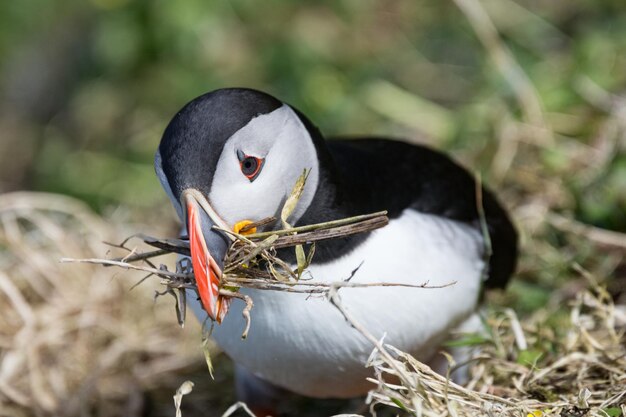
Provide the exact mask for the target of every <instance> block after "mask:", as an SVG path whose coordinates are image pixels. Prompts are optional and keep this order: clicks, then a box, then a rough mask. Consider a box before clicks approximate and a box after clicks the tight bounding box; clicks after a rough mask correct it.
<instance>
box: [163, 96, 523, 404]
mask: <svg viewBox="0 0 626 417" xmlns="http://www.w3.org/2000/svg"><path fill="white" fill-rule="evenodd" d="M245 158H254V159H250V161H252V162H251V163H252V165H250V164H248V165H245V166H244V164H247V163H248V162H247V161H248V159H245ZM303 169H311V173H310V174H309V178H308V180H307V182H306V185H305V189H304V192H303V194H302V196H301V198H300V200H299V203H298V206H297V208H296V210H295V211H294V213H293V214H292V216H291V217H290V222H291V223H292V224H297V225H303V224H310V223H317V222H321V221H327V220H332V219H338V218H342V217H346V216H352V215H357V214H364V213H370V212H374V211H379V210H388V212H389V217H390V223H389V225H387V226H386V227H384V228H382V229H380V230H376V231H374V232H370V233H368V234H361V235H355V236H351V237H346V238H342V239H333V240H329V241H324V242H319V243H318V244H317V249H316V254H315V257H314V260H313V264H312V265H311V266H310V268H309V271H308V272H307V274H308V276H312V277H314V278H315V279H316V280H318V281H338V280H342V279H345V278H346V277H348V276H349V275H350V273H351V271H353V270H354V269H355V268H356V267H357V266H358V265H360V264H361V263H362V266H361V267H360V269H359V270H358V272H357V273H356V275H355V276H354V278H353V281H354V282H380V281H388V282H402V283H413V284H420V283H423V282H425V281H428V282H429V283H430V284H432V285H440V284H446V283H449V282H451V281H456V282H457V283H456V284H455V285H453V286H450V287H447V288H442V289H407V288H398V287H385V288H382V287H375V288H360V289H345V290H342V300H343V303H344V305H345V306H346V308H348V309H349V310H350V311H351V312H352V313H353V314H354V315H355V316H356V318H357V319H358V320H359V321H361V322H362V323H363V324H364V325H365V327H366V328H368V329H369V330H370V331H371V332H372V333H373V334H374V335H375V336H376V337H382V336H383V334H386V338H385V341H386V342H387V343H390V344H392V345H394V346H396V347H398V348H399V349H402V350H404V351H407V352H410V353H412V354H414V355H416V357H417V358H419V359H421V360H424V361H427V360H429V359H430V358H431V356H432V355H433V354H434V353H435V352H436V351H437V349H438V348H439V346H440V344H441V343H442V342H443V341H444V340H445V338H446V336H447V335H448V334H449V332H450V331H451V330H452V329H454V328H455V327H457V326H462V325H463V323H464V322H467V321H468V319H470V318H471V317H472V316H473V313H474V312H475V310H476V308H477V304H478V300H479V297H480V292H481V290H482V287H483V284H485V285H486V286H493V287H503V286H505V284H506V282H507V280H508V279H509V277H510V275H511V274H512V272H513V271H514V268H515V262H516V256H517V235H516V232H515V229H514V228H513V226H512V224H511V222H510V220H509V218H508V216H507V215H506V213H505V211H504V210H503V208H502V207H501V206H500V205H499V203H498V202H497V201H496V199H495V198H494V196H493V195H492V194H491V193H490V192H489V191H487V190H485V189H483V190H482V195H483V207H484V211H485V217H486V223H487V226H488V229H489V235H490V240H491V246H492V248H493V254H492V256H491V258H490V259H489V261H488V265H485V259H486V257H485V243H484V241H483V235H482V231H481V225H480V220H479V214H478V213H479V212H478V208H477V202H476V184H475V180H474V178H473V177H472V176H471V175H470V174H469V173H468V172H467V171H465V170H464V169H463V168H461V167H460V166H458V165H457V164H455V163H454V162H453V161H451V160H450V159H449V158H448V157H446V156H445V155H443V154H441V153H439V152H437V151H434V150H431V149H429V148H427V147H423V146H416V145H409V144H406V143H402V142H398V141H393V140H387V139H383V138H367V139H351V140H334V141H328V142H326V141H325V140H324V138H323V137H322V135H321V133H320V132H319V131H318V130H317V128H315V127H314V126H313V124H312V123H311V122H310V121H309V120H308V119H307V118H306V117H305V116H303V115H302V114H301V113H299V112H298V111H297V110H295V109H293V108H292V107H290V106H288V105H286V104H284V103H282V102H280V101H278V100H277V99H275V98H273V97H271V96H269V95H267V94H264V93H261V92H258V91H254V90H248V89H224V90H217V91H214V92H212V93H208V94H205V95H203V96H201V97H199V98H197V99H195V100H193V101H192V102H190V103H189V104H188V105H186V106H185V107H184V108H183V109H182V110H181V111H180V112H179V113H178V114H177V115H176V116H175V117H174V119H173V120H172V121H171V122H170V124H169V126H168V127H167V129H166V131H165V133H164V135H163V139H162V141H161V144H160V146H159V151H158V152H157V156H156V170H157V174H158V175H159V178H160V180H161V182H162V184H163V186H164V188H165V189H166V191H167V193H168V195H169V196H170V198H171V200H172V202H173V204H174V206H175V207H176V209H177V212H178V214H179V216H180V217H181V219H182V221H183V222H185V224H187V225H188V226H189V225H192V227H195V228H196V229H197V230H198V233H199V235H200V236H201V237H203V238H204V240H201V241H199V242H200V243H199V244H198V245H199V246H202V247H203V248H204V249H205V250H204V252H202V251H201V250H200V252H198V253H200V255H197V256H199V257H200V258H202V257H203V255H202V254H203V253H207V255H206V257H207V259H209V261H210V262H209V261H206V260H205V259H200V260H199V261H198V262H202V261H206V262H205V263H210V264H211V265H216V266H212V267H211V268H213V269H211V268H209V267H206V265H205V266H203V267H206V268H207V271H208V272H206V276H207V277H208V278H207V279H208V280H209V281H210V279H211V277H212V275H211V274H212V273H213V272H215V273H216V274H219V268H221V266H222V264H221V262H222V259H221V258H220V257H223V255H224V252H225V248H226V246H227V242H226V243H225V241H224V240H223V237H220V236H217V233H216V232H214V231H211V228H210V225H211V223H218V224H220V225H222V226H225V227H231V228H232V227H233V225H234V224H235V223H237V222H239V221H241V220H244V219H246V220H252V221H256V220H260V219H263V218H266V217H268V216H273V215H276V214H277V213H279V212H280V210H281V208H282V204H283V203H284V201H285V199H286V197H287V196H288V195H289V193H290V191H291V189H292V187H293V184H294V183H295V181H296V179H297V178H298V176H299V175H300V174H301V173H302V170H303ZM253 171H254V172H253ZM251 174H254V175H251ZM190 189H195V190H197V191H199V193H200V194H201V197H193V198H191V199H190V198H189V194H188V192H187V191H186V190H190ZM194 195H197V194H194ZM197 198H200V199H202V198H206V203H208V206H209V210H208V212H207V210H200V209H197V207H199V206H198V205H197V204H196V200H197ZM203 207H207V206H206V205H205V206H203ZM194 210H197V212H198V213H199V214H198V216H200V218H201V221H199V222H198V223H194V222H190V218H188V217H187V216H188V215H190V211H194ZM193 225H195V226H193ZM204 241H206V242H205V243H206V245H205V243H204ZM205 246H206V247H205ZM292 251H293V250H292V249H291V250H281V252H280V253H279V254H280V256H281V257H283V258H284V259H286V260H288V261H292V262H293V261H294V259H293V252H292ZM209 252H210V254H208V253H209ZM192 253H193V243H192ZM213 258H215V260H213ZM214 261H215V262H214ZM198 265H204V264H202V263H198V264H197V263H194V269H195V268H198ZM485 268H488V275H487V276H488V279H487V280H486V283H483V282H482V277H483V273H484V271H485ZM209 270H211V271H213V272H210V271H209ZM196 277H198V273H197V272H196ZM242 291H243V292H245V293H247V294H248V295H250V296H252V297H253V299H254V303H255V308H254V322H253V326H252V329H251V331H250V334H249V336H248V339H247V340H241V337H240V336H241V329H242V327H243V324H244V323H243V321H242V320H243V319H242V318H241V315H240V314H239V312H240V311H241V306H239V305H237V304H233V305H232V306H231V309H232V310H237V311H232V312H230V314H229V315H228V316H227V317H226V318H225V319H224V321H223V323H221V324H220V325H218V326H216V328H215V330H214V333H213V334H214V337H215V340H216V341H217V342H218V344H219V345H220V346H221V348H222V349H223V350H224V351H225V352H226V353H227V354H228V355H229V356H231V357H232V359H233V360H234V361H235V362H236V363H237V364H238V365H239V366H240V367H241V368H243V369H245V370H246V371H247V372H248V373H250V374H253V375H255V376H257V377H259V378H261V379H263V380H266V381H268V382H270V383H272V384H274V385H276V386H279V387H283V388H286V389H288V390H290V391H295V392H297V393H300V394H303V395H307V396H313V397H352V396H357V395H361V394H364V393H365V392H367V390H369V389H371V388H372V386H371V384H370V383H368V382H367V381H366V380H365V378H366V377H367V376H368V375H369V372H370V371H369V370H367V369H366V368H364V363H365V361H366V359H367V357H368V355H369V354H370V352H371V350H372V346H371V345H370V344H369V342H367V341H366V340H365V339H364V338H363V337H362V336H361V335H360V334H359V333H358V332H357V331H356V330H354V329H353V328H351V327H350V326H349V325H348V324H347V323H346V322H345V320H344V319H343V318H342V316H341V315H340V313H339V312H338V311H336V310H335V309H334V307H333V306H331V305H330V304H329V303H328V302H327V301H326V300H325V299H320V298H315V297H307V296H306V295H303V294H293V293H284V292H272V291H260V290H251V289H246V290H242ZM209 292H210V285H209ZM207 297H208V298H207V299H205V298H203V299H202V303H200V302H195V303H193V307H194V310H195V312H196V314H197V315H198V316H199V318H200V319H204V318H205V317H206V314H207V313H206V311H209V314H210V315H211V316H212V317H214V318H216V317H217V318H218V319H219V317H220V311H222V310H221V309H222V308H223V306H220V304H219V302H218V303H217V304H215V299H210V297H209V296H207ZM190 298H193V297H190ZM207 300H209V301H207ZM203 305H204V308H205V309H203V308H202V306H203ZM205 310H206V311H205Z"/></svg>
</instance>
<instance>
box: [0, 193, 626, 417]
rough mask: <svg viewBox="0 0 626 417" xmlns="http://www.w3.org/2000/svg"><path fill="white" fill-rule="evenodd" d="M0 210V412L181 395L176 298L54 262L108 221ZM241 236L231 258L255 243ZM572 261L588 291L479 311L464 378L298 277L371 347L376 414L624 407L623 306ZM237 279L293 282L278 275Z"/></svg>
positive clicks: (54, 201)
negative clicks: (157, 392) (398, 345)
mask: <svg viewBox="0 0 626 417" xmlns="http://www.w3.org/2000/svg"><path fill="white" fill-rule="evenodd" d="M0 221H1V222H2V223H1V224H2V229H1V232H2V234H1V235H0V236H1V239H2V240H1V242H2V246H3V252H2V258H1V260H2V266H3V268H2V271H3V272H2V273H1V274H0V297H1V298H2V303H0V306H1V308H2V311H1V313H2V314H1V315H0V317H1V319H0V320H1V321H0V332H1V333H0V343H1V347H2V354H1V356H0V406H1V408H0V409H1V410H2V414H0V415H7V416H9V415H10V416H21V415H24V416H26V415H68V416H71V415H105V416H106V415H111V416H113V415H121V414H123V415H131V416H132V415H140V413H141V412H142V410H143V409H144V407H143V401H144V396H143V392H144V391H146V390H149V389H150V388H151V387H154V386H155V385H160V386H164V384H165V385H168V386H170V387H171V393H172V395H173V393H174V389H175V387H176V386H177V385H178V384H180V382H181V381H180V380H176V378H172V380H171V382H170V383H169V384H168V383H167V382H166V381H165V380H163V379H162V378H163V376H164V375H165V376H170V377H171V376H174V375H176V373H177V372H179V371H182V370H184V368H185V367H188V366H189V365H190V364H191V363H192V362H195V363H197V362H198V359H199V355H197V353H199V334H200V331H199V329H197V327H196V329H195V330H194V329H192V330H191V331H187V332H184V333H183V332H181V331H180V330H179V328H178V326H176V321H175V319H174V314H173V312H172V310H171V304H170V303H163V302H159V303H157V304H156V305H153V304H152V302H151V300H150V297H149V296H148V294H147V293H146V291H144V290H141V291H133V292H128V289H129V287H130V284H131V282H128V280H124V279H112V277H113V276H114V275H115V271H114V270H113V269H110V268H102V267H101V266H99V265H98V266H94V265H64V264H59V263H58V259H59V258H60V257H61V256H62V255H65V254H68V253H71V254H79V255H82V256H85V257H93V256H94V255H96V254H98V253H101V251H102V246H101V245H100V244H98V242H100V241H101V240H103V239H108V240H111V239H113V238H115V237H116V236H111V229H110V227H108V225H107V224H105V223H104V222H103V220H102V219H100V218H99V217H97V216H94V215H93V214H92V213H91V212H89V211H88V210H87V209H86V208H85V207H83V206H82V204H80V203H78V202H76V201H75V200H72V199H68V198H65V197H60V196H55V195H42V194H27V193H17V194H6V195H3V196H2V198H1V199H0ZM249 242H252V241H249ZM237 248H238V249H236V250H237V252H236V253H238V255H237V256H236V257H235V258H233V259H231V265H237V264H240V262H238V261H236V259H239V258H238V257H241V256H244V257H246V258H247V259H249V256H248V255H249V252H250V250H254V246H250V247H249V248H248V249H246V250H243V249H242V247H241V245H239V246H237ZM263 250H267V249H263ZM257 253H259V252H258V251H257ZM139 254H140V251H139V249H137V248H133V249H132V255H133V256H137V255H139ZM266 260H267V258H266ZM114 262H117V261H114ZM123 265H125V264H123ZM151 272H155V271H151ZM156 272H158V269H157V271H156ZM573 273H574V274H575V275H576V276H578V277H579V278H582V279H584V282H586V285H584V287H587V288H588V289H583V290H581V291H579V292H578V293H577V294H575V295H574V296H572V295H569V296H568V295H566V294H564V293H563V292H555V294H554V296H553V297H552V303H551V304H549V305H548V306H547V307H546V308H543V309H539V310H537V311H536V312H535V313H533V314H532V315H530V316H528V317H523V318H522V319H521V320H520V319H518V318H517V316H516V315H515V314H514V313H513V311H512V310H510V309H491V310H486V311H485V325H486V329H488V331H486V333H485V335H482V336H480V337H476V336H473V337H469V338H468V337H465V338H461V339H460V341H457V343H460V344H467V345H472V346H473V345H480V350H479V351H478V353H477V356H476V357H475V358H474V360H473V361H472V362H471V367H470V369H471V376H472V378H471V382H470V383H469V385H468V386H466V387H461V386H457V385H455V384H454V383H452V382H450V381H449V380H447V379H446V378H445V377H442V376H440V375H438V374H436V373H434V372H433V371H432V370H430V369H429V368H428V367H426V366H425V365H423V364H421V363H420V362H418V361H416V360H415V359H414V358H412V357H411V356H409V355H407V354H405V353H403V352H399V351H397V350H396V349H395V348H393V347H392V346H388V345H385V344H384V343H382V342H381V341H378V340H376V339H374V338H373V337H372V336H371V335H370V334H369V332H368V331H367V329H364V328H362V327H361V326H360V324H359V323H358V322H356V321H355V320H354V319H353V318H352V317H351V316H350V315H349V312H346V311H345V310H343V307H342V305H341V299H340V297H339V292H340V291H339V289H340V288H341V287H343V286H350V283H339V284H337V285H328V284H326V285H321V284H319V283H305V282H303V283H302V284H303V286H304V288H301V289H300V290H301V291H317V292H323V293H326V294H327V296H328V298H329V301H330V302H333V303H334V304H335V305H336V306H337V307H338V308H339V309H340V311H341V312H342V313H343V314H344V317H345V318H346V319H347V320H348V321H349V322H350V323H352V325H353V326H355V327H356V328H357V329H358V330H360V331H362V333H363V334H364V335H365V336H366V337H368V338H370V340H371V341H372V345H373V346H375V347H376V349H375V350H374V352H373V354H372V357H371V360H370V363H369V366H372V367H373V370H374V374H375V376H376V378H373V382H375V383H376V389H374V390H373V391H372V392H371V393H370V395H369V397H368V399H367V401H368V403H369V404H370V406H371V410H372V412H373V413H375V412H376V411H378V412H380V410H381V407H383V408H388V407H392V408H397V409H398V412H400V413H405V414H410V415H424V416H482V415H493V416H504V415H512V416H517V415H526V414H527V413H532V412H538V411H542V412H543V413H544V415H555V416H563V417H565V416H572V417H573V416H578V415H581V416H582V415H585V416H606V415H608V414H606V412H610V413H613V415H618V414H615V413H617V411H616V410H620V408H619V407H620V406H621V407H622V409H623V408H624V404H625V403H626V338H625V333H626V307H625V306H623V305H621V306H615V305H614V304H613V302H612V299H611V297H610V296H609V294H607V292H606V291H605V290H603V289H602V287H601V286H600V285H598V284H597V282H596V281H597V280H596V278H595V277H594V276H593V275H592V274H590V273H589V272H588V271H586V270H584V269H583V268H582V267H580V266H578V265H576V264H575V265H574V269H573ZM183 276H184V277H185V279H190V277H189V275H187V274H185V275H183ZM573 278H575V277H573ZM233 279H243V280H244V281H240V282H238V283H237V285H255V286H257V287H258V286H259V285H265V283H268V282H269V283H271V286H270V288H268V289H269V290H281V289H284V288H290V289H291V290H294V286H293V284H289V283H285V282H281V281H279V280H276V278H266V279H265V280H264V279H263V278H258V277H257V278H250V277H249V276H248V277H247V278H245V277H244V278H242V277H239V278H236V276H235V277H234V278H233ZM246 280H248V281H246ZM165 283H166V284H167V283H170V284H171V282H170V281H167V282H165ZM149 285H150V284H149V283H146V284H143V285H142V286H140V287H139V288H142V287H144V286H149ZM231 285H232V283H231ZM146 289H147V287H146ZM295 290H297V286H296V287H295ZM563 303H567V305H566V306H564V305H563ZM564 307H565V308H564ZM147 313H152V314H147ZM194 324H195V323H194ZM195 326H197V325H195ZM146 335H150V338H149V339H146V337H145V336H146ZM190 339H191V342H190ZM146 340H149V343H146ZM194 345H195V346H194ZM194 350H195V352H196V356H194V355H193V353H194ZM389 375H394V376H395V377H396V378H395V379H390V378H389ZM390 380H394V381H400V383H399V384H392V383H390V382H388V381H390ZM191 395H193V394H191ZM190 398H192V397H190ZM185 401H193V400H185ZM233 410H234V409H233ZM603 410H604V411H603ZM624 411H626V410H622V413H623V412H624Z"/></svg>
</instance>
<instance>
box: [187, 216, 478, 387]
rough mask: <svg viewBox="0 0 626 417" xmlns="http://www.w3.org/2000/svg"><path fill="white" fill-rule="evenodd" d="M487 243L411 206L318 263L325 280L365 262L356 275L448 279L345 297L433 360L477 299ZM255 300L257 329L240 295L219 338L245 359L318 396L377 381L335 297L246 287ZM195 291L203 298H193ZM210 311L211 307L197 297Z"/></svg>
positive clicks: (371, 325)
mask: <svg viewBox="0 0 626 417" xmlns="http://www.w3.org/2000/svg"><path fill="white" fill-rule="evenodd" d="M482 254H483V244H482V238H481V236H480V234H479V233H478V231H476V230H475V229H473V228H471V227H470V226H468V225H466V224H463V223H460V222H455V221H451V220H446V219H443V218H440V217H437V216H433V215H427V214H422V213H418V212H416V211H414V210H406V211H405V212H404V213H403V214H402V216H401V217H399V218H397V219H394V220H392V221H390V223H389V225H388V226H386V227H384V228H383V229H380V230H377V231H375V232H373V233H372V234H371V236H370V237H369V238H368V239H367V240H366V241H365V242H364V243H363V244H362V245H361V246H359V247H358V248H357V249H356V250H354V251H353V252H351V253H349V254H348V255H346V256H344V257H342V258H340V259H337V260H335V261H333V262H330V263H326V264H323V265H317V264H314V265H312V266H311V267H310V271H309V273H310V274H311V276H312V277H313V279H315V280H317V281H338V280H343V279H345V278H347V277H348V276H349V275H350V273H351V271H352V270H354V269H355V268H356V267H357V266H358V265H359V264H360V263H361V262H362V261H363V265H362V266H361V268H360V269H359V271H358V272H357V273H356V275H355V276H354V278H353V279H352V282H381V281H384V282H399V283H412V284H421V283H423V282H428V283H429V284H430V285H442V284H446V283H449V282H452V281H456V284H455V285H453V286H451V287H447V288H442V289H420V288H415V289H413V288H406V287H386V288H382V287H370V288H358V289H352V288H344V289H341V290H340V294H341V297H342V300H343V303H344V305H345V306H346V307H347V308H348V309H349V310H350V312H352V313H353V314H354V315H355V316H356V318H357V319H358V320H359V321H360V322H361V323H362V324H363V325H365V327H366V328H367V329H369V330H370V331H371V332H372V333H373V334H374V335H375V336H376V337H382V336H383V334H386V335H387V336H386V338H385V341H386V342H387V343H390V344H392V345H394V346H396V347H398V348H400V349H402V350H404V351H407V352H410V353H413V354H415V355H416V356H417V357H418V358H421V359H422V360H426V359H428V358H429V357H430V356H431V355H432V354H433V353H434V352H435V351H436V349H437V348H438V346H439V344H440V343H441V342H442V340H443V339H444V338H445V336H446V334H447V333H448V331H449V330H450V329H451V328H453V327H454V326H456V325H457V324H459V323H460V322H461V321H462V320H463V319H464V318H467V317H469V316H470V315H471V313H472V312H473V311H474V309H475V307H476V302H477V299H478V295H479V290H480V277H481V274H482V271H483V267H484V262H483V260H482V259H483V257H482ZM243 292H245V293H247V294H248V295H250V296H251V297H252V298H253V300H254V309H253V311H252V327H251V330H250V334H249V336H248V339H247V340H241V331H242V329H243V327H244V322H243V319H242V317H241V309H242V306H241V303H240V302H238V301H233V303H232V304H231V311H230V312H229V314H228V316H227V318H226V319H225V320H224V322H223V324H222V325H220V326H216V328H215V330H214V333H213V335H214V337H215V340H216V341H217V343H218V344H219V345H220V346H221V348H222V349H223V350H224V351H225V352H226V353H227V354H228V355H229V356H230V357H231V358H232V359H233V360H234V361H236V362H237V363H239V364H240V365H242V366H243V367H245V368H246V369H248V370H249V371H251V372H252V373H254V374H256V375H257V376H259V377H261V378H263V379H265V380H267V381H269V382H272V383H273V384H276V385H278V386H281V387H284V388H287V389H288V390H291V391H294V392H297V393H300V394H303V395H307V396H313V397H353V396H357V395H362V394H364V393H366V392H367V391H368V390H369V389H371V388H372V385H371V384H370V383H368V382H366V381H365V378H366V377H367V376H369V375H370V373H371V370H367V369H365V368H364V363H365V361H366V359H367V357H368V356H369V354H370V352H371V351H372V346H371V344H370V343H369V342H368V341H367V340H365V339H364V338H363V337H362V336H361V335H360V334H359V333H358V332H357V331H356V330H354V329H353V328H351V327H350V326H349V325H348V324H347V323H346V321H345V320H344V318H343V316H341V314H340V313H339V312H338V311H337V310H336V309H335V307H333V306H332V305H331V304H330V303H329V302H328V301H327V300H326V299H325V298H321V297H308V296H307V295H305V294H293V293H285V292H274V291H262V290H244V291H243ZM189 298H190V299H193V298H194V297H189ZM193 304H194V305H192V307H193V308H194V311H195V312H196V313H197V314H198V313H199V314H198V317H199V318H200V319H204V318H205V317H206V314H205V313H204V312H203V311H202V310H201V309H200V306H199V305H198V304H197V302H194V303H193Z"/></svg>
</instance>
